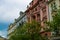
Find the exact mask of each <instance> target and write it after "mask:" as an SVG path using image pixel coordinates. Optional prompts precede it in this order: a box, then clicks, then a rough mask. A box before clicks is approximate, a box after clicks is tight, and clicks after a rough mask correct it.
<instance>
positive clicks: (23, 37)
mask: <svg viewBox="0 0 60 40" xmlns="http://www.w3.org/2000/svg"><path fill="white" fill-rule="evenodd" d="M40 30H41V25H40V23H38V22H36V21H32V22H31V23H25V24H24V25H22V26H19V27H17V29H16V30H15V33H14V35H12V36H11V37H10V40H47V39H46V38H43V37H42V36H41V34H40Z"/></svg>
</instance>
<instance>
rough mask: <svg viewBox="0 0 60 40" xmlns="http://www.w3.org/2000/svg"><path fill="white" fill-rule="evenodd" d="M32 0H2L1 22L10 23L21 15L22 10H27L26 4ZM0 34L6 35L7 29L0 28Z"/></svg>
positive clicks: (0, 8)
mask: <svg viewBox="0 0 60 40" xmlns="http://www.w3.org/2000/svg"><path fill="white" fill-rule="evenodd" d="M30 1H31V0H0V22H9V23H10V22H12V21H14V19H15V18H17V17H18V16H19V12H20V11H25V10H26V6H27V5H28V4H29V2H30ZM2 25H3V24H2ZM6 25H7V24H6ZM0 28H1V27H0ZM6 29H7V28H6ZM0 35H1V36H3V37H6V35H7V31H6V30H5V29H3V30H0Z"/></svg>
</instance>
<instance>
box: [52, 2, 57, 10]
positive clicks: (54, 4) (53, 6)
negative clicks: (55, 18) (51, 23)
mask: <svg viewBox="0 0 60 40" xmlns="http://www.w3.org/2000/svg"><path fill="white" fill-rule="evenodd" d="M51 8H52V11H55V10H56V9H57V7H56V3H55V2H53V3H52V4H51Z"/></svg>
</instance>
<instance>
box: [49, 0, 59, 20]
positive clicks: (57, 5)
mask: <svg viewBox="0 0 60 40" xmlns="http://www.w3.org/2000/svg"><path fill="white" fill-rule="evenodd" d="M54 2H55V3H56V8H57V9H59V6H60V4H59V3H60V1H59V0H53V1H52V2H50V3H49V4H48V10H49V11H48V15H49V16H48V18H49V21H52V20H53V18H52V7H51V4H53V3H54Z"/></svg>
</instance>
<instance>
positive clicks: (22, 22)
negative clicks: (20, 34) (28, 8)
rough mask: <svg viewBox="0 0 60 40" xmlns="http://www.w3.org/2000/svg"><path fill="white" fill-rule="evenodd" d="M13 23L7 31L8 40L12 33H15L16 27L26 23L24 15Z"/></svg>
mask: <svg viewBox="0 0 60 40" xmlns="http://www.w3.org/2000/svg"><path fill="white" fill-rule="evenodd" d="M15 21H16V22H14V23H13V24H12V25H10V26H9V28H10V27H12V28H10V29H9V30H8V39H9V38H10V36H11V35H13V34H12V33H13V32H14V31H15V29H16V28H17V27H18V26H21V25H23V24H24V23H25V22H26V21H27V19H26V15H25V14H24V15H22V16H20V17H19V18H17V19H16V20H15Z"/></svg>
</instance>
